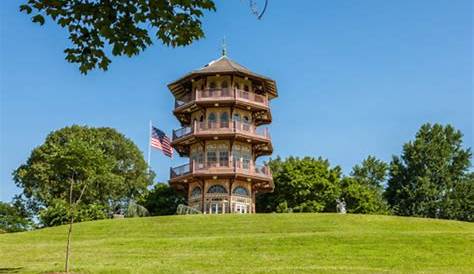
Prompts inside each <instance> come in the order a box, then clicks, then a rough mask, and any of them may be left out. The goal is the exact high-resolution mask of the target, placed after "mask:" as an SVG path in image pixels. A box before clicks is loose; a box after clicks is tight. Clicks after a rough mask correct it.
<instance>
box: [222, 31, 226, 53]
mask: <svg viewBox="0 0 474 274" xmlns="http://www.w3.org/2000/svg"><path fill="white" fill-rule="evenodd" d="M222 56H227V44H226V43H225V36H224V39H222Z"/></svg>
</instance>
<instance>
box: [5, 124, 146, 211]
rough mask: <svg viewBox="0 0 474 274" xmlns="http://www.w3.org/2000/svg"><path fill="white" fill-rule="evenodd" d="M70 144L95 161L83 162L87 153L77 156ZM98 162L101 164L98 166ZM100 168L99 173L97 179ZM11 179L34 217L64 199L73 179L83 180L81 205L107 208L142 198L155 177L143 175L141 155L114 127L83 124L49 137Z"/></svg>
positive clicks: (66, 198)
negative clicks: (80, 148) (81, 148)
mask: <svg viewBox="0 0 474 274" xmlns="http://www.w3.org/2000/svg"><path fill="white" fill-rule="evenodd" d="M74 146H80V147H83V150H84V153H85V152H87V153H89V154H91V155H90V157H91V159H92V158H93V159H97V160H95V161H92V160H90V159H86V158H85V157H86V156H88V155H89V154H83V155H82V156H81V153H80V151H79V152H77V151H76V150H74V149H75V147H74ZM77 150H79V148H77ZM81 157H83V158H81ZM99 160H100V161H99ZM99 163H100V165H101V166H97V165H98V164H99ZM99 168H101V169H100V170H101V172H102V173H103V174H101V176H95V175H94V174H97V172H98V171H97V170H98V169H99ZM84 174H85V175H84ZM13 175H14V180H15V183H16V184H17V186H18V187H20V188H22V189H23V196H24V197H25V198H26V199H27V200H28V202H29V204H30V207H31V208H33V210H35V213H38V211H39V210H40V209H41V208H46V207H48V206H50V205H53V204H54V202H55V200H56V199H62V200H65V201H68V199H69V196H70V182H71V180H74V181H77V180H81V181H84V180H86V179H87V182H88V186H87V188H86V189H84V194H83V195H82V198H81V199H82V202H83V203H85V204H97V205H101V206H103V207H105V208H109V209H113V208H114V207H115V205H116V204H119V203H121V202H122V201H123V200H126V199H133V198H136V197H140V196H142V195H143V194H145V193H146V191H147V186H149V185H151V184H152V182H153V174H152V173H150V172H148V171H147V164H146V163H145V161H144V159H143V155H142V153H141V152H140V150H139V149H138V148H137V147H136V145H135V144H134V143H133V142H132V141H131V140H129V139H127V138H126V137H125V136H124V135H122V134H120V133H118V132H117V131H116V130H114V129H112V128H90V127H86V126H71V127H65V128H62V129H60V130H57V131H54V132H52V133H50V134H49V135H48V136H47V138H46V140H45V142H44V143H43V144H42V145H40V146H39V147H37V148H35V149H34V150H33V151H32V152H31V155H30V157H29V158H28V160H27V161H26V163H25V164H22V165H21V166H20V167H19V168H18V169H16V170H15V171H14V172H13ZM86 175H87V176H86ZM79 176H82V178H79ZM78 188H79V186H78V185H77V184H74V189H73V191H74V196H75V197H78V196H77V195H76V194H77V192H78V191H82V189H81V190H79V189H78Z"/></svg>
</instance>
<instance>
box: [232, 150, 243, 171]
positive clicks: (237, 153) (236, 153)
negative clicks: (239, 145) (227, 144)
mask: <svg viewBox="0 0 474 274" xmlns="http://www.w3.org/2000/svg"><path fill="white" fill-rule="evenodd" d="M240 157H241V154H240V150H237V149H235V148H234V150H233V151H232V161H233V162H234V166H235V167H236V168H240Z"/></svg>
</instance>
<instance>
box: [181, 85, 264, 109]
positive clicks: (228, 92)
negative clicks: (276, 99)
mask: <svg viewBox="0 0 474 274" xmlns="http://www.w3.org/2000/svg"><path fill="white" fill-rule="evenodd" d="M215 101H224V102H225V101H229V102H235V101H238V102H242V103H247V104H251V105H255V106H260V107H268V105H269V104H268V98H267V97H266V96H264V95H261V94H257V93H255V92H251V91H245V90H241V89H236V88H207V89H203V90H195V91H194V92H193V94H188V95H187V96H184V97H182V98H180V99H176V101H175V111H176V110H177V109H179V108H186V107H187V106H189V105H190V104H192V103H196V102H215Z"/></svg>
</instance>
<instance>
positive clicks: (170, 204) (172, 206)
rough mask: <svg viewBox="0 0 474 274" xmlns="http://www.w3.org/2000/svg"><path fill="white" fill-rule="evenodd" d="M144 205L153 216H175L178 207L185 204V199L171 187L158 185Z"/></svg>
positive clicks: (147, 197) (151, 191) (146, 198)
mask: <svg viewBox="0 0 474 274" xmlns="http://www.w3.org/2000/svg"><path fill="white" fill-rule="evenodd" d="M142 203H143V205H144V206H145V208H146V209H148V211H149V212H150V214H151V215H153V216H158V215H173V214H175V213H176V209H177V207H178V205H179V204H184V203H185V198H184V197H183V195H181V194H180V193H177V192H176V191H175V190H174V189H173V188H172V187H170V186H169V185H167V184H162V183H158V184H155V186H154V188H153V189H152V190H150V192H149V193H148V195H147V196H146V197H145V198H144V201H143V202H142Z"/></svg>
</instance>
